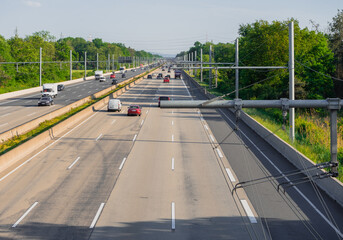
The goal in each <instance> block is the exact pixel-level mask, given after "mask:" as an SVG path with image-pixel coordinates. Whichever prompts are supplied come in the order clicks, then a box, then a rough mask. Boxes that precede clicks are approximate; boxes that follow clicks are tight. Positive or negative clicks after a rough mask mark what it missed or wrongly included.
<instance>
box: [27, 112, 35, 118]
mask: <svg viewBox="0 0 343 240" xmlns="http://www.w3.org/2000/svg"><path fill="white" fill-rule="evenodd" d="M34 114H36V112H33V113H30V114H27V115H26V116H28V117H29V116H32V115H34Z"/></svg>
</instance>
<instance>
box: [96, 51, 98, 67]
mask: <svg viewBox="0 0 343 240" xmlns="http://www.w3.org/2000/svg"><path fill="white" fill-rule="evenodd" d="M96 70H99V53H96Z"/></svg>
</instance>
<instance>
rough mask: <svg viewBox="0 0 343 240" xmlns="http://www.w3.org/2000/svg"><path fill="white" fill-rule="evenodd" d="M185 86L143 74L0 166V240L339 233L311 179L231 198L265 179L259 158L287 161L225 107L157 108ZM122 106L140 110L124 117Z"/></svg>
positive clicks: (189, 89) (192, 93) (188, 90)
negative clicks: (112, 105) (115, 101)
mask: <svg viewBox="0 0 343 240" xmlns="http://www.w3.org/2000/svg"><path fill="white" fill-rule="evenodd" d="M171 75H172V77H173V74H171ZM188 84H190V83H188V81H183V80H180V79H177V80H175V79H171V82H170V83H169V84H168V83H163V82H162V80H159V79H155V78H153V79H144V80H143V81H142V82H140V83H139V84H137V85H136V86H135V87H134V88H132V89H131V90H129V91H127V92H126V93H125V94H123V95H122V96H120V100H121V101H122V103H123V110H122V112H119V113H118V112H115V113H113V112H107V111H106V110H107V109H106V107H104V108H103V109H102V110H101V111H98V112H95V113H94V114H93V115H91V116H90V117H89V118H87V119H85V120H84V121H82V122H81V123H79V124H78V125H76V126H75V127H74V128H70V129H66V132H65V133H63V134H61V136H58V137H56V139H54V140H53V141H51V142H49V143H47V144H46V145H45V146H43V147H42V148H41V149H39V150H37V151H36V152H34V153H32V154H31V155H30V156H27V157H26V158H25V159H23V160H22V163H23V162H25V163H26V164H24V165H22V167H20V168H18V169H17V170H16V171H14V172H13V173H12V174H10V175H6V173H7V172H9V171H10V170H11V169H9V170H8V171H7V172H6V173H5V172H4V173H1V174H0V202H1V204H0V239H271V238H272V239H340V235H339V234H340V233H341V231H342V230H339V229H341V228H342V224H341V223H342V219H343V216H342V215H343V211H342V209H341V208H340V207H339V206H337V204H335V203H334V202H333V201H332V200H330V199H329V198H328V197H327V196H325V194H324V193H321V194H322V196H323V199H324V201H325V202H326V204H327V207H328V209H329V210H330V213H331V214H332V216H333V218H334V219H335V221H336V223H337V224H336V226H337V227H338V228H339V229H337V232H335V231H334V230H333V228H332V226H335V224H332V226H330V224H328V223H327V222H326V221H325V219H324V218H325V216H327V214H326V213H325V212H324V211H323V210H322V207H321V206H322V205H321V204H320V203H319V201H318V197H317V196H316V195H315V194H314V191H313V188H312V187H311V185H309V186H307V184H303V185H301V186H300V185H299V186H298V189H299V191H300V192H301V193H302V194H303V195H301V194H299V192H298V191H297V190H295V189H294V188H291V189H288V190H287V191H286V193H285V194H283V193H280V192H278V191H277V190H276V185H275V182H276V181H270V182H266V183H263V184H259V185H254V186H252V187H248V188H245V189H244V190H245V192H244V191H242V189H240V190H238V191H237V194H233V195H232V194H231V191H232V186H233V185H234V183H237V182H238V181H243V180H250V179H253V178H256V177H259V176H265V175H268V174H276V173H275V172H276V170H275V169H273V167H272V166H271V165H270V163H269V162H268V160H267V159H270V160H272V161H273V162H277V166H278V167H279V168H280V169H282V170H283V171H284V170H288V169H291V168H292V166H291V165H289V164H288V163H287V162H286V161H284V159H282V158H281V156H279V155H278V154H277V153H275V151H273V149H271V148H270V147H269V146H268V145H267V144H266V143H265V142H264V140H263V139H259V138H258V136H256V134H254V133H253V132H252V131H251V130H250V129H249V128H248V127H247V126H244V124H240V125H239V129H240V130H241V131H242V132H239V131H234V132H233V131H232V127H233V125H232V123H231V122H230V120H229V119H232V115H230V113H229V112H226V111H218V112H217V111H215V110H206V111H201V112H198V110H197V109H160V108H158V107H157V99H158V97H159V96H169V97H171V98H172V99H175V100H187V99H189V100H191V99H192V98H194V99H201V98H202V96H201V94H200V93H198V92H197V91H196V89H195V88H194V87H193V86H192V85H191V84H190V85H189V86H188ZM132 103H134V104H140V105H141V106H142V107H143V109H142V115H141V116H140V117H139V116H127V114H126V113H127V112H126V111H127V106H128V105H130V104H132ZM230 133H231V134H230ZM244 134H246V137H245V135H244ZM248 138H249V139H251V140H253V143H251V142H250V141H249V140H248ZM218 143H220V144H219V145H218ZM242 143H244V144H242ZM19 164H20V163H18V165H19ZM268 164H269V165H268ZM14 167H15V166H13V168H14ZM4 176H5V177H4ZM303 196H305V197H307V199H309V200H310V201H311V203H312V204H313V206H314V207H317V209H318V210H319V211H323V216H324V218H323V217H322V216H321V215H319V214H318V213H317V212H316V210H315V209H314V207H313V206H312V205H310V204H309V203H308V202H307V201H306V200H304V197H303Z"/></svg>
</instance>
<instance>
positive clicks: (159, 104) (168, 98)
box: [158, 96, 170, 107]
mask: <svg viewBox="0 0 343 240" xmlns="http://www.w3.org/2000/svg"><path fill="white" fill-rule="evenodd" d="M169 100H170V97H166V96H161V97H159V98H158V106H159V107H160V106H161V101H169Z"/></svg>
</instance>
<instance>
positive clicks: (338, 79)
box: [295, 60, 343, 82]
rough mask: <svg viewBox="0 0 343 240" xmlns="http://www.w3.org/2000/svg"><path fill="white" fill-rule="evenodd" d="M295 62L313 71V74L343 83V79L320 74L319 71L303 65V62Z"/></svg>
mask: <svg viewBox="0 0 343 240" xmlns="http://www.w3.org/2000/svg"><path fill="white" fill-rule="evenodd" d="M295 61H296V62H297V63H299V64H300V65H302V66H303V67H305V68H308V69H309V70H311V71H313V72H316V73H319V74H321V75H323V76H325V77H328V78H331V79H333V80H336V81H341V82H343V79H340V78H336V77H333V76H330V75H327V74H324V73H321V72H318V71H316V70H314V69H313V68H310V67H309V66H306V65H305V64H303V63H301V62H299V61H297V60H295Z"/></svg>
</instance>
